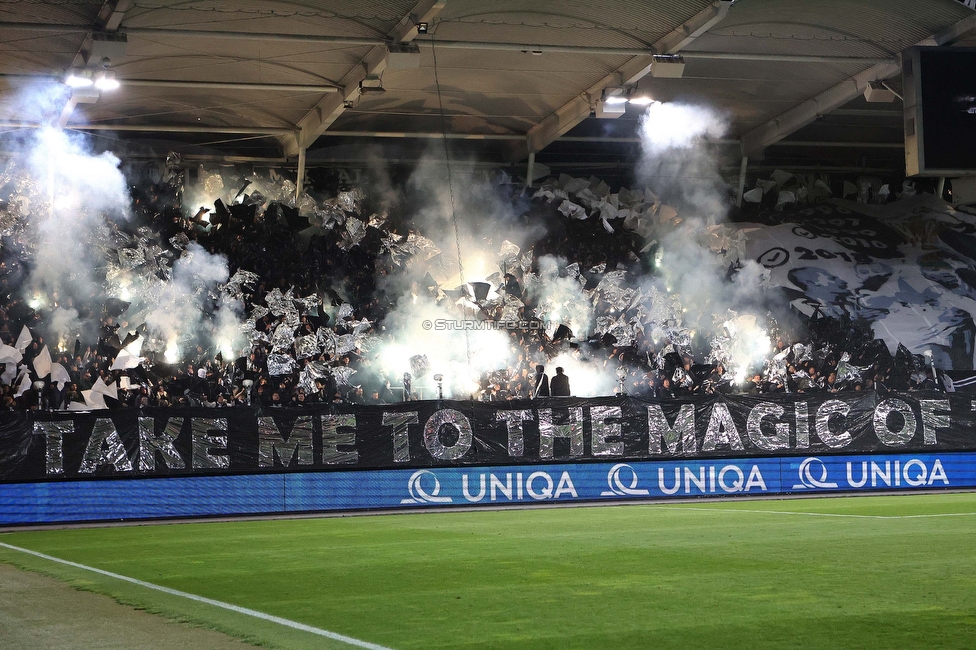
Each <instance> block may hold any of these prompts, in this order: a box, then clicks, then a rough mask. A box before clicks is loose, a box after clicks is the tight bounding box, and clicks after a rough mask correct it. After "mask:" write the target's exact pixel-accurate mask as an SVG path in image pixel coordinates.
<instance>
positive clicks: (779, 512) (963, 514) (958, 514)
mask: <svg viewBox="0 0 976 650" xmlns="http://www.w3.org/2000/svg"><path fill="white" fill-rule="evenodd" d="M658 507H660V508H663V509H665V510H706V511H708V512H750V513H756V514H760V515H766V514H769V515H806V516H807V517H848V518H851V519H924V518H928V517H971V516H973V515H976V512H945V513H939V514H931V515H852V514H843V513H839V512H797V511H791V510H747V509H745V508H702V507H699V506H680V505H672V506H667V505H662V506H658Z"/></svg>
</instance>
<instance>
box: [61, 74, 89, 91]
mask: <svg viewBox="0 0 976 650" xmlns="http://www.w3.org/2000/svg"><path fill="white" fill-rule="evenodd" d="M94 83H95V81H94V80H93V79H92V74H91V70H69V71H68V74H67V76H65V78H64V85H66V86H67V87H68V88H89V87H90V86H91V85H92V84H94Z"/></svg>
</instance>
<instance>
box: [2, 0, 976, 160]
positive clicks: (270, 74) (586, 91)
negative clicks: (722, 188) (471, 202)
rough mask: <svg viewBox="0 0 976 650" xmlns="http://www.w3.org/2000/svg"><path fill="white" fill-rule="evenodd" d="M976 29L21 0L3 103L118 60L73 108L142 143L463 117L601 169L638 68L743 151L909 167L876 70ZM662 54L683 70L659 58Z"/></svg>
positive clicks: (279, 146) (687, 9)
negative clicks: (618, 95)
mask: <svg viewBox="0 0 976 650" xmlns="http://www.w3.org/2000/svg"><path fill="white" fill-rule="evenodd" d="M969 4H970V5H972V4H973V3H972V0H970V2H969ZM419 24H424V25H426V27H427V29H426V33H419V32H421V31H423V29H419V30H418V25H419ZM974 29H976V11H974V9H973V8H971V6H967V4H966V3H963V2H959V1H957V0H884V1H880V0H820V1H818V2H809V1H807V0H738V1H736V2H727V1H722V0H719V1H715V2H710V1H708V0H684V1H681V2H679V1H678V0H603V1H601V2H581V1H579V0H550V1H547V2H535V3H526V2H524V0H523V1H516V0H493V1H484V0H440V1H438V0H420V2H416V0H359V1H358V2H355V3H352V2H338V1H333V2H310V1H305V2H302V1H294V2H284V1H274V0H244V1H241V2H234V3H224V2H219V1H215V0H189V1H182V2H177V1H171V0H106V1H105V2H102V1H101V0H17V1H15V2H14V1H10V0H7V1H4V2H3V3H2V4H0V41H2V43H3V46H2V48H0V70H2V71H3V72H2V74H0V107H2V108H0V112H2V113H0V118H2V119H3V121H4V122H5V123H6V126H7V127H8V128H12V129H15V128H17V127H18V126H23V125H24V123H25V122H26V123H28V125H29V124H31V123H33V122H34V121H37V120H39V119H42V118H34V117H32V116H31V111H30V110H25V109H24V108H23V105H22V100H20V99H18V96H17V94H18V92H19V91H20V89H22V88H23V87H24V86H26V85H30V84H34V83H36V81H37V80H38V79H40V80H42V81H43V80H48V83H51V81H52V80H53V81H54V82H60V81H61V80H62V79H64V77H65V75H66V74H68V73H69V72H70V71H71V70H73V69H74V70H86V69H87V70H88V71H89V74H95V75H97V74H98V73H99V72H102V71H104V70H105V69H106V67H105V66H108V67H107V70H108V71H110V72H111V73H114V74H115V75H116V77H117V79H118V80H119V81H120V82H121V87H120V88H119V89H118V90H116V91H114V92H102V93H101V94H100V96H98V95H97V94H92V93H91V91H75V97H74V98H73V99H70V100H67V101H66V102H65V98H64V97H62V98H61V100H60V101H61V104H66V106H62V105H61V104H57V105H55V106H54V107H53V108H54V109H56V110H54V119H58V116H60V119H61V120H62V122H63V123H64V124H66V125H67V126H69V127H73V128H79V129H87V130H93V131H97V132H98V133H99V134H100V135H101V136H102V137H105V138H118V139H121V140H123V141H124V142H125V145H126V147H128V148H129V149H130V150H131V151H139V150H150V149H151V150H154V151H157V152H165V151H168V150H171V149H172V150H180V151H183V152H185V153H187V154H193V153H197V154H207V155H211V156H217V157H223V158H224V159H226V160H248V159H250V160H274V159H284V158H289V159H294V158H296V157H297V156H298V155H299V153H303V154H307V158H308V160H309V161H313V160H320V161H327V160H332V161H341V160H354V159H357V158H360V159H361V158H362V156H363V155H364V151H365V150H366V149H365V148H364V144H367V143H368V144H376V143H378V142H381V143H383V144H384V145H385V146H384V147H382V148H381V150H382V151H383V154H382V155H384V156H386V157H393V158H397V157H399V158H410V157H415V156H417V155H419V153H420V152H421V151H423V150H424V149H425V148H426V147H427V146H428V145H429V144H430V142H431V141H433V140H434V139H435V138H440V137H442V136H443V134H444V133H445V132H446V133H447V134H448V137H449V138H451V143H452V147H453V150H455V151H457V152H459V153H465V154H469V155H471V156H477V157H479V158H480V159H484V160H491V161H497V162H519V161H525V160H526V158H527V157H528V155H529V154H530V153H532V154H535V153H538V154H539V156H540V157H539V160H540V161H543V160H545V161H548V162H549V163H551V164H553V165H556V164H566V161H575V162H576V163H577V164H579V165H583V166H587V165H591V166H592V167H593V169H599V166H600V165H604V164H606V165H612V164H616V163H615V162H614V160H615V159H617V158H619V156H620V154H621V151H622V150H626V148H627V147H633V139H634V135H635V129H636V125H637V116H638V115H639V113H638V112H637V110H636V109H635V108H634V107H628V108H627V109H626V112H625V114H624V115H623V116H622V117H620V118H619V119H598V118H595V117H590V116H591V114H593V112H594V111H597V110H600V108H601V107H602V104H601V99H602V98H603V97H604V95H605V94H607V93H614V92H633V88H635V87H636V88H637V89H638V90H637V92H640V93H649V94H650V95H651V96H652V97H653V98H654V99H657V100H687V101H694V102H707V103H709V104H712V105H714V106H716V107H718V108H720V109H721V110H723V111H726V112H727V113H728V114H729V115H730V116H731V118H732V133H730V134H729V136H728V138H729V139H728V141H726V142H724V143H722V144H724V145H725V148H727V149H729V153H728V156H727V157H728V158H729V160H738V158H739V156H741V155H742V154H747V155H749V156H750V157H751V158H752V160H753V161H755V160H757V159H761V158H762V156H763V151H764V150H765V149H766V148H768V147H773V148H774V149H775V151H776V152H777V154H776V155H777V156H778V157H780V158H781V159H784V160H790V161H792V164H794V165H799V166H802V164H803V162H804V161H807V160H810V161H812V160H816V161H817V165H820V166H823V165H824V164H827V165H828V166H829V165H833V166H834V167H835V168H837V169H842V168H843V167H844V165H845V164H846V163H845V161H846V160H848V159H850V160H851V161H854V163H853V164H854V165H855V166H859V168H864V169H870V168H871V167H870V163H868V162H867V156H874V157H875V158H876V159H877V160H878V161H879V162H878V165H881V166H884V165H888V166H893V167H894V168H897V167H899V166H901V167H902V169H903V154H902V152H901V149H900V147H901V143H902V132H901V124H902V118H901V104H900V102H899V101H897V100H896V101H895V102H893V103H883V104H867V103H866V102H865V101H864V99H863V97H862V94H863V92H864V89H865V87H866V86H867V84H868V83H869V82H872V81H880V80H890V81H889V86H890V87H891V88H892V89H893V90H895V91H896V92H898V90H899V86H900V80H899V77H900V64H899V59H898V56H899V53H900V52H901V51H902V50H904V49H905V48H907V47H910V46H912V45H915V44H945V45H972V44H974V43H976V38H974V36H973V34H974V33H976V32H974ZM654 54H680V55H681V56H682V57H683V59H684V63H685V68H684V70H683V74H682V75H681V76H680V77H677V78H675V77H668V76H664V75H666V74H667V71H663V72H662V71H659V70H657V69H655V70H651V69H650V66H651V63H652V62H653V61H654V59H653V57H652V55H654ZM667 63H669V61H666V60H663V59H658V64H659V65H660V64H667ZM660 67H661V68H666V67H667V66H666V65H661V66H660ZM618 88H624V89H626V90H624V91H617V90H614V89H618ZM607 89H609V90H607ZM86 93H88V94H86ZM49 108H50V107H49ZM72 109H73V110H72ZM43 119H49V118H43ZM787 142H793V143H796V142H799V143H800V144H789V145H787V144H784V143H787Z"/></svg>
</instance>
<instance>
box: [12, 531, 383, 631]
mask: <svg viewBox="0 0 976 650" xmlns="http://www.w3.org/2000/svg"><path fill="white" fill-rule="evenodd" d="M0 546H2V547H3V548H9V549H10V550H12V551H20V552H21V553H27V554H28V555H33V556H36V557H39V558H43V559H45V560H50V561H51V562H57V563H59V564H64V565H67V566H70V567H74V568H76V569H84V570H85V571H91V572H93V573H98V574H100V575H103V576H108V577H109V578H115V579H116V580H124V581H125V582H131V583H132V584H134V585H139V586H140V587H145V588H147V589H155V590H156V591H161V592H163V593H165V594H170V595H171V596H180V597H182V598H188V599H189V600H195V601H196V602H198V603H205V604H207V605H213V606H214V607H220V608H222V609H228V610H230V611H232V612H237V613H238V614H244V615H246V616H253V617H254V618H260V619H262V620H265V621H271V622H272V623H277V624H278V625H284V626H285V627H290V628H294V629H296V630H302V631H303V632H309V633H311V634H316V635H318V636H324V637H326V638H329V639H332V640H333V641H339V642H341V643H345V644H348V645H351V646H356V647H357V648H368V649H369V650H391V648H387V647H386V646H382V645H377V644H375V643H370V642H369V641H360V640H359V639H354V638H353V637H351V636H346V635H344V634H339V633H338V632H330V631H329V630H323V629H322V628H318V627H312V626H311V625H305V624H304V623H299V622H297V621H291V620H289V619H287V618H281V617H280V616H273V615H271V614H265V613H264V612H259V611H257V610H255V609H248V608H247V607H240V606H238V605H232V604H230V603H225V602H223V601H220V600H214V599H212V598H206V597H204V596H197V595H196V594H191V593H187V592H185V591H180V590H178V589H170V588H169V587H163V586H162V585H156V584H153V583H151V582H145V581H144V580H137V579H136V578H130V577H128V576H124V575H121V574H118V573H112V572H111V571H105V570H104V569H97V568H95V567H91V566H87V565H85V564H78V563H77V562H71V561H69V560H62V559H61V558H59V557H54V556H52V555H45V554H44V553H38V552H37V551H32V550H30V549H27V548H21V547H19V546H13V545H12V544H5V543H3V542H0Z"/></svg>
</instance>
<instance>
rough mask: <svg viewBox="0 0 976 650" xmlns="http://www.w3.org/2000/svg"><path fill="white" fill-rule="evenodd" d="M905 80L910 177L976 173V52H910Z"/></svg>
mask: <svg viewBox="0 0 976 650" xmlns="http://www.w3.org/2000/svg"><path fill="white" fill-rule="evenodd" d="M902 74H903V79H904V86H905V166H906V172H907V174H908V175H909V176H916V175H919V176H963V175H967V174H973V173H976V48H954V47H913V48H909V49H908V50H906V51H905V52H904V54H903V57H902Z"/></svg>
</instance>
